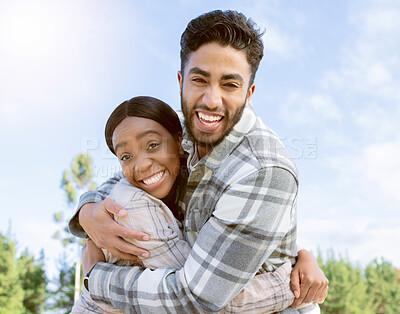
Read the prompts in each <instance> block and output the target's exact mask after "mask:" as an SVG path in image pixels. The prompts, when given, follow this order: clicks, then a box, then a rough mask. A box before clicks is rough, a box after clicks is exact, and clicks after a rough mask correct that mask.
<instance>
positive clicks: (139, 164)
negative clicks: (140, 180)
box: [134, 156, 152, 171]
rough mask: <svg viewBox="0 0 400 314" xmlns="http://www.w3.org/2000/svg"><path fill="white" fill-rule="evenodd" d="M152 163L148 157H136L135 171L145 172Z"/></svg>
mask: <svg viewBox="0 0 400 314" xmlns="http://www.w3.org/2000/svg"><path fill="white" fill-rule="evenodd" d="M151 164H152V162H151V159H150V158H148V156H137V158H136V162H135V165H134V168H135V171H145V170H148V169H149V167H150V166H151Z"/></svg>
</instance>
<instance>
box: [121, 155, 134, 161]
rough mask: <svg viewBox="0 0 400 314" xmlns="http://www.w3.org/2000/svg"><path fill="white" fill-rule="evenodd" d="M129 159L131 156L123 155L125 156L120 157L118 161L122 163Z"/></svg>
mask: <svg viewBox="0 0 400 314" xmlns="http://www.w3.org/2000/svg"><path fill="white" fill-rule="evenodd" d="M130 158H131V155H127V154H125V155H122V156H121V158H120V159H121V160H122V161H127V160H129V159H130Z"/></svg>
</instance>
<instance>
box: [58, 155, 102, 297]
mask: <svg viewBox="0 0 400 314" xmlns="http://www.w3.org/2000/svg"><path fill="white" fill-rule="evenodd" d="M92 164H93V161H92V158H91V157H90V156H89V155H88V154H83V153H80V154H79V155H78V156H76V157H75V158H74V159H73V160H72V163H71V167H70V168H69V169H67V170H65V171H64V172H63V174H62V179H61V188H62V189H63V190H64V191H65V195H66V196H67V204H68V207H69V209H72V210H73V209H74V205H75V204H76V198H77V195H79V194H82V193H83V192H86V191H89V190H95V189H96V183H95V182H94V181H93V166H92ZM71 214H72V211H71V210H70V211H69V214H66V213H65V211H59V212H56V213H55V214H54V220H55V222H57V223H59V224H60V225H61V230H58V231H57V232H56V233H55V234H54V236H53V237H54V238H55V239H59V240H61V243H62V244H63V246H64V248H66V247H67V246H70V245H75V246H76V248H75V249H76V256H77V260H76V263H75V288H74V291H75V292H74V294H73V296H74V299H75V300H76V299H77V298H78V296H79V292H80V279H81V278H82V276H81V274H80V269H81V265H80V259H79V256H80V252H81V250H80V249H81V247H82V245H83V243H84V239H78V238H75V237H73V236H72V235H71V234H70V233H69V230H68V224H67V221H68V219H69V218H70V216H71Z"/></svg>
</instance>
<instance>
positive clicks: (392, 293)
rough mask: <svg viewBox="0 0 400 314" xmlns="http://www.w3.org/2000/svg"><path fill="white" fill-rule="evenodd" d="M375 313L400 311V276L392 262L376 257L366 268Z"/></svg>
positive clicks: (389, 313) (388, 313)
mask: <svg viewBox="0 0 400 314" xmlns="http://www.w3.org/2000/svg"><path fill="white" fill-rule="evenodd" d="M365 276H366V278H367V282H368V293H369V294H370V296H371V298H372V299H373V309H374V313H385V314H386V313H387V314H391V313H400V277H399V272H398V270H396V269H395V268H394V267H393V265H392V264H391V263H389V262H388V261H385V260H384V259H382V262H381V263H378V261H377V260H376V259H375V260H374V261H373V262H371V263H369V264H368V265H367V267H366V269H365Z"/></svg>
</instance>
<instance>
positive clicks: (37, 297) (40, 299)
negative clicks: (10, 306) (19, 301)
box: [17, 249, 47, 313]
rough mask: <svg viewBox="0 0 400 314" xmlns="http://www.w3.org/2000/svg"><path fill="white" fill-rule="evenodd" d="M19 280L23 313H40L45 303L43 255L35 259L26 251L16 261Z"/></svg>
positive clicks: (45, 279)
mask: <svg viewBox="0 0 400 314" xmlns="http://www.w3.org/2000/svg"><path fill="white" fill-rule="evenodd" d="M17 268H18V275H19V279H20V282H21V285H22V288H23V294H24V298H23V304H24V307H25V313H40V312H42V311H43V309H44V305H45V301H46V285H47V278H46V275H45V270H44V253H43V250H42V251H41V255H40V258H39V259H38V260H35V258H34V257H33V256H32V255H31V254H30V253H29V251H28V250H27V249H25V251H24V252H22V254H21V256H20V257H19V258H18V260H17Z"/></svg>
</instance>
